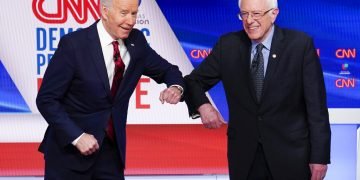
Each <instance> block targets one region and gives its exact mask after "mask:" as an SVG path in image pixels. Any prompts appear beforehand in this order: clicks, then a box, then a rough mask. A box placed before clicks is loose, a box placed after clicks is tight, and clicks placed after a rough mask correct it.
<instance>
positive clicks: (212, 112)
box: [198, 103, 226, 129]
mask: <svg viewBox="0 0 360 180" xmlns="http://www.w3.org/2000/svg"><path fill="white" fill-rule="evenodd" d="M198 111H199V113H200V117H201V121H202V123H203V124H204V126H205V127H206V128H209V129H214V128H219V127H221V125H223V124H226V123H225V121H224V118H223V117H222V116H221V114H220V113H219V112H218V111H217V110H216V109H215V108H214V107H213V106H212V105H211V104H209V103H206V104H203V105H201V106H200V107H199V108H198Z"/></svg>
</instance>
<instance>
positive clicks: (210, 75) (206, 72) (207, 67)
mask: <svg viewBox="0 0 360 180" xmlns="http://www.w3.org/2000/svg"><path fill="white" fill-rule="evenodd" d="M221 53H222V52H221V40H220V41H219V42H218V43H217V44H216V45H215V46H214V48H213V49H212V51H211V53H210V54H209V56H208V57H206V58H205V59H204V61H203V62H202V63H201V64H200V65H199V66H198V67H197V68H196V69H194V70H193V71H192V72H191V73H190V74H189V75H187V76H185V83H186V88H187V91H186V94H185V102H186V104H187V106H188V109H189V115H190V116H192V117H197V116H195V115H197V114H198V112H197V109H198V108H199V107H200V106H201V105H202V104H205V103H210V101H209V99H208V98H207V97H206V94H205V92H207V91H208V90H209V89H211V88H212V87H213V86H214V85H216V84H217V83H218V82H219V81H220V80H221V67H220V62H219V61H220V59H221Z"/></svg>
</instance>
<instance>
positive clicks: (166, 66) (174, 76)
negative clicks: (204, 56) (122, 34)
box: [138, 32, 185, 90]
mask: <svg viewBox="0 0 360 180" xmlns="http://www.w3.org/2000/svg"><path fill="white" fill-rule="evenodd" d="M138 38H139V41H140V42H141V43H142V44H143V46H144V56H143V57H141V58H144V72H143V75H145V76H148V77H150V78H151V79H153V80H154V81H156V82H157V83H165V84H166V85H167V87H170V86H172V85H179V86H181V87H182V88H183V89H184V90H185V82H184V79H183V77H182V73H181V72H180V70H179V68H178V66H176V65H173V64H171V63H169V62H168V61H167V60H165V59H164V58H162V57H161V56H160V55H159V54H157V53H156V52H155V51H154V50H153V49H152V48H151V47H150V46H149V44H148V43H147V41H146V39H145V37H144V35H143V34H142V33H141V32H140V33H139V35H138Z"/></svg>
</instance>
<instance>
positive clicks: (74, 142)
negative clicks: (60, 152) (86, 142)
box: [71, 133, 85, 146]
mask: <svg viewBox="0 0 360 180" xmlns="http://www.w3.org/2000/svg"><path fill="white" fill-rule="evenodd" d="M84 134H85V133H82V134H81V135H80V136H79V137H78V138H76V139H75V140H74V141H73V142H71V144H72V145H74V146H75V145H76V143H77V142H78V141H79V139H80V138H81V136H83V135H84Z"/></svg>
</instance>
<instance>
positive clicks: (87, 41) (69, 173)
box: [37, 0, 184, 180]
mask: <svg viewBox="0 0 360 180" xmlns="http://www.w3.org/2000/svg"><path fill="white" fill-rule="evenodd" d="M100 8H101V9H100V11H101V20H99V21H97V22H95V23H94V24H93V25H91V26H90V27H88V28H85V29H83V30H79V31H77V32H74V33H70V34H68V35H65V36H64V37H62V39H61V40H60V42H59V45H58V49H57V50H56V52H55V54H54V56H53V57H52V60H51V63H50V64H49V66H48V68H47V70H46V73H45V75H44V79H43V83H42V86H41V88H40V91H39V94H38V96H37V106H38V109H39V111H40V113H41V114H42V115H43V117H44V118H45V120H46V121H47V122H48V124H49V126H48V128H47V130H46V133H45V136H44V139H43V141H42V143H41V145H40V147H39V150H40V151H41V152H43V153H44V158H45V179H117V180H119V179H124V168H125V151H126V132H125V127H126V117H127V109H128V104H129V98H130V96H131V94H132V93H133V91H134V89H135V87H136V85H137V82H138V80H139V79H140V77H141V76H142V75H146V76H149V77H151V78H152V79H154V80H155V81H156V82H157V83H166V84H167V86H168V88H166V89H165V90H164V91H162V92H161V93H160V100H161V101H162V103H164V102H167V103H171V104H176V103H177V102H179V100H180V97H181V95H182V91H183V88H182V87H184V82H183V78H182V75H181V72H180V71H179V69H178V67H177V66H175V65H172V64H170V63H168V62H167V61H166V60H165V59H163V58H162V57H160V56H159V55H158V54H157V53H156V52H155V51H154V50H153V49H152V48H151V47H150V46H149V45H148V43H147V42H146V39H145V37H144V35H143V33H142V32H140V31H139V30H137V29H133V26H134V25H135V22H136V16H137V12H138V0H101V3H100Z"/></svg>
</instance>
